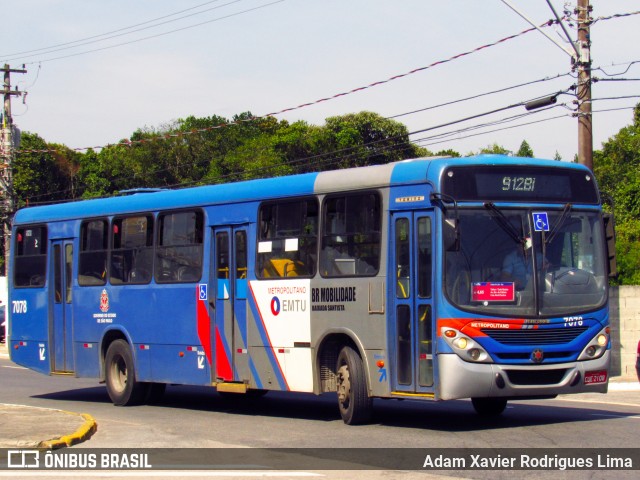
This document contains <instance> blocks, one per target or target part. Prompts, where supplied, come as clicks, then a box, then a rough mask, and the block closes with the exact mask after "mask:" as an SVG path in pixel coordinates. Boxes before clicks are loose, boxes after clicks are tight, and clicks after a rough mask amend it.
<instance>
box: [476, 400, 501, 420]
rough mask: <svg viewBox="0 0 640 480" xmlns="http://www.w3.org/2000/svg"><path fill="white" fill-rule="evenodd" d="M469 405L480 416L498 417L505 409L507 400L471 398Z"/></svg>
mask: <svg viewBox="0 0 640 480" xmlns="http://www.w3.org/2000/svg"><path fill="white" fill-rule="evenodd" d="M471 403H472V404H473V408H475V410H476V412H477V413H479V414H480V415H487V416H495V415H500V414H501V413H502V412H504V409H505V408H507V400H506V399H504V398H472V399H471Z"/></svg>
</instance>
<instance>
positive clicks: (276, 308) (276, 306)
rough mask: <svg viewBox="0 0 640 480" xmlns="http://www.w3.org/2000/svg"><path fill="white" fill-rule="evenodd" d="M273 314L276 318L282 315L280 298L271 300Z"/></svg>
mask: <svg viewBox="0 0 640 480" xmlns="http://www.w3.org/2000/svg"><path fill="white" fill-rule="evenodd" d="M271 313H272V314H273V316H274V317H276V316H277V315H278V314H279V313H280V299H279V298H278V297H273V298H272V299H271Z"/></svg>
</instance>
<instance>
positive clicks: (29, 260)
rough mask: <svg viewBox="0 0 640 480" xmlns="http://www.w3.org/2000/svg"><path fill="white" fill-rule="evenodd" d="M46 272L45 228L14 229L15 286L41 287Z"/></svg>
mask: <svg viewBox="0 0 640 480" xmlns="http://www.w3.org/2000/svg"><path fill="white" fill-rule="evenodd" d="M46 274H47V229H46V227H25V228H19V229H18V230H16V248H15V272H14V277H13V284H14V286H16V287H42V286H44V284H45V279H46Z"/></svg>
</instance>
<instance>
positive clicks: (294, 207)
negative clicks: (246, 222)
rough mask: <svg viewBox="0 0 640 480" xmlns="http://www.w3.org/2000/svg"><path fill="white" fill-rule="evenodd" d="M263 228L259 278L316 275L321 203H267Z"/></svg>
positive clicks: (259, 241)
mask: <svg viewBox="0 0 640 480" xmlns="http://www.w3.org/2000/svg"><path fill="white" fill-rule="evenodd" d="M259 228H260V232H259V236H258V268H257V276H258V277H260V278H285V277H312V276H314V275H315V273H316V259H317V245H318V203H317V201H316V200H315V199H303V200H288V201H281V202H270V203H265V204H263V205H262V206H261V207H260V225H259Z"/></svg>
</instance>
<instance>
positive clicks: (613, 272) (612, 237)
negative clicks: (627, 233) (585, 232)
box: [602, 213, 618, 278]
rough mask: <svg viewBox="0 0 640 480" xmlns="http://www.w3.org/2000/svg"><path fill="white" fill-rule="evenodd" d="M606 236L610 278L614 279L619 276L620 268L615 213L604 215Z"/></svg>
mask: <svg viewBox="0 0 640 480" xmlns="http://www.w3.org/2000/svg"><path fill="white" fill-rule="evenodd" d="M602 220H603V221H604V235H605V239H606V241H607V258H608V260H609V277H610V278H613V277H615V276H617V275H618V266H617V264H616V230H615V220H614V218H613V213H603V214H602Z"/></svg>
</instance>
